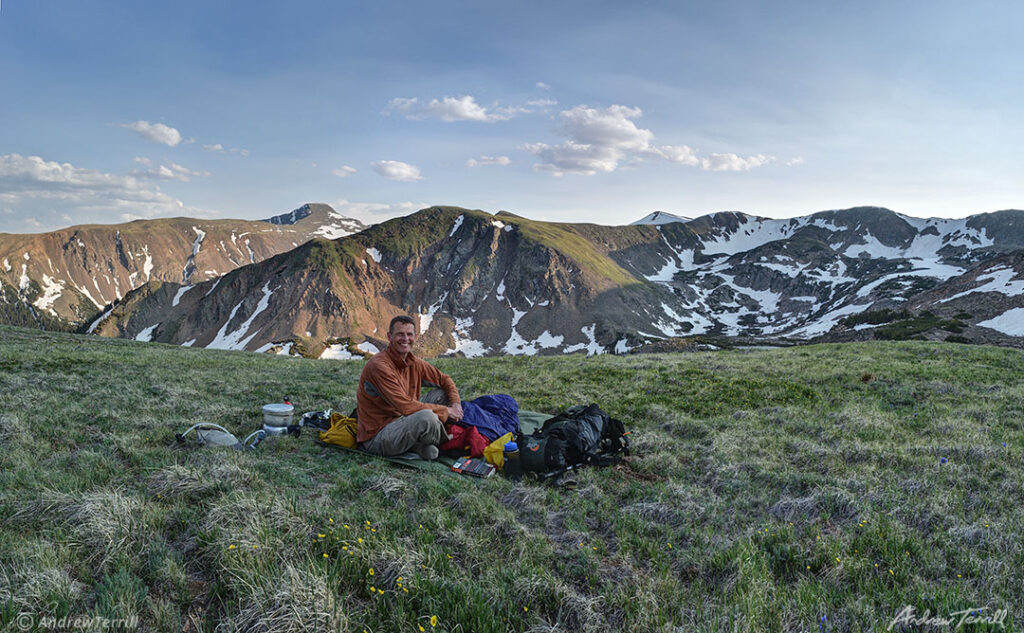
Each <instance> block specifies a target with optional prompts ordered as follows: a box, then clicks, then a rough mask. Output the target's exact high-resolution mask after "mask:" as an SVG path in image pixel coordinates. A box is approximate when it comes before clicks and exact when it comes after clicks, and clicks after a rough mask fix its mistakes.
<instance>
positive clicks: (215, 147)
mask: <svg viewBox="0 0 1024 633" xmlns="http://www.w3.org/2000/svg"><path fill="white" fill-rule="evenodd" d="M203 151H204V152H217V153H218V154H223V153H224V146H223V145H221V144H220V143H214V144H212V145H203Z"/></svg>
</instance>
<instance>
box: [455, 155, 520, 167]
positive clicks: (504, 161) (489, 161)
mask: <svg viewBox="0 0 1024 633" xmlns="http://www.w3.org/2000/svg"><path fill="white" fill-rule="evenodd" d="M511 163H512V159H510V158H509V157H508V156H481V157H480V158H470V159H469V160H467V161H466V167H477V166H481V165H500V166H502V167H505V166H506V165H509V164H511Z"/></svg>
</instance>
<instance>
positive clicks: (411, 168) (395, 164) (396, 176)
mask: <svg viewBox="0 0 1024 633" xmlns="http://www.w3.org/2000/svg"><path fill="white" fill-rule="evenodd" d="M370 166H371V167H373V170H374V171H375V172H377V173H378V174H380V175H381V176H384V177H385V178H387V179H388V180H397V181H400V182H415V181H417V180H423V176H421V175H420V168H419V167H417V166H415V165H410V164H409V163H403V162H402V161H398V160H381V161H377V162H374V163H370Z"/></svg>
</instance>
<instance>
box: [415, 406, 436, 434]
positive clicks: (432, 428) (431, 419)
mask: <svg viewBox="0 0 1024 633" xmlns="http://www.w3.org/2000/svg"><path fill="white" fill-rule="evenodd" d="M409 423H410V424H412V425H413V426H414V427H415V428H416V430H418V431H420V432H421V433H424V434H427V433H435V432H436V433H437V434H438V436H439V437H440V434H441V433H442V432H443V431H444V424H442V423H441V418H439V417H437V414H436V413H434V412H433V411H431V410H430V409H423V410H420V411H417V412H416V413H413V414H412V415H410V416H409Z"/></svg>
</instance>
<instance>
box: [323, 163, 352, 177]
mask: <svg viewBox="0 0 1024 633" xmlns="http://www.w3.org/2000/svg"><path fill="white" fill-rule="evenodd" d="M313 166H314V167H316V163H314V164H313ZM331 173H332V174H334V175H335V176H337V177H338V178H347V177H349V176H351V175H352V174H354V173H356V168H355V167H349V166H348V165H342V166H341V167H339V168H337V169H332V170H331Z"/></svg>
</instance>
